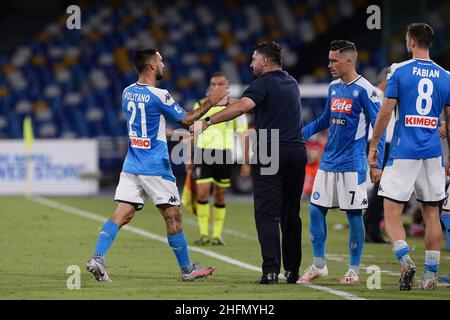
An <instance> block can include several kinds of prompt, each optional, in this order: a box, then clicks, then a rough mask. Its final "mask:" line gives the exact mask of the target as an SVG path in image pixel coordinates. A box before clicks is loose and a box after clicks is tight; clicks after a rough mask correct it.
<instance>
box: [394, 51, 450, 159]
mask: <svg viewBox="0 0 450 320" xmlns="http://www.w3.org/2000/svg"><path fill="white" fill-rule="evenodd" d="M385 97H387V98H393V99H397V101H398V103H397V109H396V113H395V114H396V119H395V120H396V121H395V127H394V134H393V137H392V143H391V149H390V153H389V158H391V159H428V158H435V157H439V156H442V149H441V144H440V137H439V124H440V121H439V116H440V115H441V113H442V110H443V108H444V106H445V105H447V106H450V75H449V73H448V72H447V71H446V70H445V69H443V68H442V67H440V66H439V65H437V64H436V63H434V62H433V61H431V60H422V59H410V60H407V61H404V62H402V63H394V64H393V65H392V66H391V68H390V71H389V74H388V76H387V83H386V92H385Z"/></svg>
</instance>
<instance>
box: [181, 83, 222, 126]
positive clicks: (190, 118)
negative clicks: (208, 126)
mask: <svg viewBox="0 0 450 320" xmlns="http://www.w3.org/2000/svg"><path fill="white" fill-rule="evenodd" d="M227 95H228V87H224V86H217V87H215V88H214V89H213V90H211V92H210V93H209V94H208V98H206V99H205V100H204V101H203V102H202V103H201V105H200V107H199V108H197V109H195V110H192V111H189V112H188V113H186V115H185V116H184V118H183V119H181V120H180V121H179V122H178V123H179V124H181V125H182V126H183V127H185V128H186V129H189V127H190V126H191V125H192V124H194V122H195V121H197V120H198V119H200V118H201V117H202V116H203V115H204V114H205V113H207V112H208V111H209V109H211V108H212V107H214V106H215V105H217V103H219V102H220V101H221V100H222V99H223V98H224V97H225V96H227Z"/></svg>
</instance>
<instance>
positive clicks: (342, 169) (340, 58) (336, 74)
mask: <svg viewBox="0 0 450 320" xmlns="http://www.w3.org/2000/svg"><path fill="white" fill-rule="evenodd" d="M329 59H330V63H329V65H328V67H329V69H330V72H331V74H332V76H333V78H335V79H337V80H334V81H333V82H331V84H330V86H329V87H328V99H327V105H326V106H325V110H324V112H323V114H322V115H321V116H320V117H319V118H318V119H317V120H315V121H313V122H312V123H310V124H308V125H307V126H306V127H305V128H304V130H303V134H304V137H305V139H308V138H309V137H311V136H312V135H313V134H315V133H317V132H319V131H322V130H325V129H327V128H330V132H329V135H328V141H327V144H326V146H325V151H324V153H323V156H322V159H321V161H320V166H319V170H318V172H317V175H316V178H315V179H314V186H313V190H312V194H311V205H310V207H309V208H310V227H309V230H310V240H311V245H312V247H313V256H314V260H313V264H312V265H311V266H310V267H308V268H307V269H306V270H305V272H304V274H303V276H302V277H301V278H300V279H299V280H298V283H310V282H311V281H312V280H314V279H316V278H321V277H325V276H327V275H328V268H327V265H326V263H325V244H326V239H327V223H326V215H327V212H328V209H330V208H340V209H341V210H343V211H345V212H346V214H347V218H348V221H349V224H350V235H349V253H350V263H349V267H348V270H347V273H346V274H345V275H344V277H343V278H342V279H341V281H340V283H341V284H344V285H357V284H359V268H360V264H361V256H362V252H363V247H364V238H365V230H364V222H363V218H362V209H365V208H367V206H368V199H367V182H366V176H367V163H366V146H367V137H368V132H369V125H370V124H372V125H373V124H375V120H376V117H377V113H378V110H379V109H380V102H379V98H378V95H377V90H376V89H375V87H374V86H372V85H371V84H370V83H369V81H367V80H366V79H364V78H363V77H362V76H360V75H358V73H357V72H356V59H357V50H356V47H355V45H354V44H353V43H352V42H350V41H346V40H337V41H332V42H331V46H330V52H329ZM378 148H379V157H378V162H377V164H376V165H375V166H374V167H372V168H370V175H371V179H372V181H373V182H377V181H378V180H379V178H380V176H381V168H382V164H383V163H382V162H383V154H384V138H383V139H382V140H381V141H380V143H379V144H378Z"/></svg>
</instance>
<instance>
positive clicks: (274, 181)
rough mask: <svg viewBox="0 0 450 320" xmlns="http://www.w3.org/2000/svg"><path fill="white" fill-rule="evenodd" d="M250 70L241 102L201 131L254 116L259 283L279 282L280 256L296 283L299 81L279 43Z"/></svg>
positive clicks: (301, 160) (301, 151) (301, 162)
mask: <svg viewBox="0 0 450 320" xmlns="http://www.w3.org/2000/svg"><path fill="white" fill-rule="evenodd" d="M250 67H251V68H252V71H253V75H254V76H255V77H256V79H255V80H254V81H253V82H252V83H251V84H250V86H249V87H248V88H247V90H245V92H244V93H243V94H242V97H241V98H240V99H239V100H237V101H236V102H233V103H232V104H230V105H229V106H228V107H227V108H225V109H224V110H222V111H220V112H218V113H216V114H214V115H212V116H211V117H207V118H206V119H205V120H203V122H202V130H205V129H206V128H207V127H208V126H210V125H213V124H215V123H219V122H223V121H228V120H230V119H233V118H235V117H237V116H239V115H241V114H244V113H247V112H254V113H255V122H256V130H257V138H258V140H257V141H258V143H257V151H258V152H257V154H258V159H257V161H252V165H253V166H252V175H253V187H254V207H255V208H254V210H255V222H256V229H257V231H258V239H259V243H260V245H261V255H262V258H263V263H262V270H263V275H262V276H261V278H260V279H259V280H258V281H257V283H259V284H276V283H278V274H279V272H280V268H281V256H282V258H283V265H284V269H285V271H286V274H285V275H286V278H287V282H288V283H295V282H296V281H297V279H298V272H299V268H300V263H301V257H302V251H301V230H302V224H301V219H300V198H301V193H302V190H303V182H304V177H305V166H306V151H305V142H304V139H303V136H302V133H301V132H302V130H301V129H302V121H301V102H300V91H299V88H298V83H297V81H296V80H295V79H294V78H292V77H291V76H290V75H289V74H288V73H287V72H286V71H283V70H282V68H281V47H280V46H279V45H278V44H276V43H274V42H263V43H260V44H259V45H257V46H256V47H255V51H254V53H253V56H252V63H251V65H250ZM261 130H266V132H267V135H266V134H265V133H264V132H262V131H261ZM266 136H267V139H264V138H265V137H266ZM276 146H278V150H277V148H276ZM260 149H262V150H267V151H268V153H269V155H268V156H269V157H268V158H271V159H270V162H269V163H267V161H266V160H267V159H264V158H261V157H260V156H261V154H260V153H259V150H260ZM271 150H272V152H273V154H271V153H270V152H271ZM262 154H263V155H264V154H265V152H262ZM274 168H275V169H274ZM277 169H278V170H277ZM280 225H281V232H282V245H281V248H280V232H279V228H280ZM281 252H282V254H281Z"/></svg>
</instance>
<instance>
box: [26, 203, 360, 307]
mask: <svg viewBox="0 0 450 320" xmlns="http://www.w3.org/2000/svg"><path fill="white" fill-rule="evenodd" d="M29 199H30V200H31V201H34V202H37V203H39V204H42V205H45V206H48V207H51V208H54V209H59V210H62V211H65V212H68V213H71V214H74V215H77V216H80V217H84V218H88V219H91V220H94V221H98V222H105V221H106V220H107V218H105V217H102V216H100V215H98V214H95V213H92V212H89V211H86V210H82V209H79V208H76V207H72V206H69V205H66V204H62V203H59V202H56V201H53V200H50V199H47V198H43V197H39V196H33V197H32V198H29ZM122 230H126V231H129V232H132V233H135V234H138V235H141V236H143V237H146V238H149V239H152V240H156V241H159V242H163V243H166V244H167V238H166V237H162V236H160V235H158V234H155V233H152V232H148V231H145V230H143V229H140V228H135V227H131V226H124V227H122ZM189 250H190V251H195V252H198V253H202V254H204V255H206V256H209V257H212V258H216V259H218V260H221V261H223V262H226V263H229V264H232V265H235V266H238V267H241V268H243V269H247V270H253V271H257V272H260V273H261V272H262V270H261V268H259V267H256V266H253V265H251V264H248V263H245V262H242V261H239V260H236V259H233V258H230V257H228V256H224V255H222V254H218V253H216V252H214V251H211V250H207V249H201V248H198V247H195V246H189ZM305 286H306V287H309V288H313V289H316V290H319V291H324V292H327V293H329V294H332V295H335V296H338V297H342V298H345V299H347V300H367V299H365V298H362V297H358V296H355V295H353V294H351V293H348V292H345V291H340V290H334V289H331V288H328V287H324V286H318V285H314V284H308V285H305Z"/></svg>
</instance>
